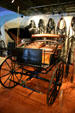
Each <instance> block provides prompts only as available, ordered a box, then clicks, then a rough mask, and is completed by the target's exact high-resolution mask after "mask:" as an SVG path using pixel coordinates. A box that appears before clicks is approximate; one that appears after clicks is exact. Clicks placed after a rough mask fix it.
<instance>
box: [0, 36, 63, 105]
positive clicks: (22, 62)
mask: <svg viewBox="0 0 75 113" xmlns="http://www.w3.org/2000/svg"><path fill="white" fill-rule="evenodd" d="M32 37H33V38H34V37H36V38H37V39H36V40H35V39H34V40H33V41H31V43H30V44H27V45H25V46H24V48H22V47H21V48H18V47H17V48H12V49H10V48H8V49H7V50H8V55H9V56H8V57H7V58H6V59H5V60H4V61H3V62H2V63H1V65H0V72H1V74H0V81H1V84H2V85H3V86H4V87H6V88H13V87H15V86H16V85H21V86H23V87H25V88H28V89H31V90H32V91H35V92H38V93H41V92H44V93H46V94H47V104H48V105H50V104H53V102H54V101H55V98H56V96H57V94H58V92H59V89H60V86H61V83H62V77H63V68H64V66H63V62H62V61H61V60H60V55H61V50H62V48H63V44H64V42H63V41H60V40H59V41H58V38H59V39H60V38H61V37H60V36H59V35H52V34H42V36H40V37H42V38H43V39H42V40H38V37H39V34H36V36H35V35H32ZM44 37H46V38H44ZM51 38H52V39H51ZM53 38H54V39H53ZM50 39H51V40H50ZM50 72H51V73H50ZM36 80H37V82H38V81H40V84H41V81H43V83H42V87H44V85H46V84H45V83H44V82H46V83H47V85H46V86H45V88H43V91H41V89H40V88H35V87H34V86H35V85H33V83H35V82H36Z"/></svg>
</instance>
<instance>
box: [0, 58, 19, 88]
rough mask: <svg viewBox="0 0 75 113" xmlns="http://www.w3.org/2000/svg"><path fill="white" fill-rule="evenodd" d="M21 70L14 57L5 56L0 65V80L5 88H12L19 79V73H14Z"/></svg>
mask: <svg viewBox="0 0 75 113" xmlns="http://www.w3.org/2000/svg"><path fill="white" fill-rule="evenodd" d="M16 71H17V72H19V71H21V69H20V67H19V65H18V64H17V63H16V58H15V57H7V58H6V59H5V60H4V62H3V63H2V64H1V67H0V81H1V84H2V85H3V86H4V87H5V88H13V87H15V86H16V85H17V83H18V82H20V80H21V75H20V74H17V73H16Z"/></svg>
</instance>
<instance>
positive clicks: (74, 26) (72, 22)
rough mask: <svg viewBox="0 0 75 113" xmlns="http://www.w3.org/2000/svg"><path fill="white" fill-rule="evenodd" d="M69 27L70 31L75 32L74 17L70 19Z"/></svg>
mask: <svg viewBox="0 0 75 113" xmlns="http://www.w3.org/2000/svg"><path fill="white" fill-rule="evenodd" d="M71 27H72V30H73V31H74V32H75V17H73V18H72V21H71Z"/></svg>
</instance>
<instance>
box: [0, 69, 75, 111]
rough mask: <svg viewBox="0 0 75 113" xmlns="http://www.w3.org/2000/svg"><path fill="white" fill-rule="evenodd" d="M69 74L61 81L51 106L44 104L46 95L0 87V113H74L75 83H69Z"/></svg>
mask: <svg viewBox="0 0 75 113" xmlns="http://www.w3.org/2000/svg"><path fill="white" fill-rule="evenodd" d="M71 73H72V70H71V68H70V74H71ZM70 74H69V76H68V79H63V83H62V86H61V89H60V92H59V95H58V96H57V98H56V101H55V103H54V104H53V105H52V106H48V105H47V104H46V94H38V93H35V92H32V91H30V90H28V89H25V88H22V87H21V86H16V87H15V88H13V89H5V88H3V87H2V86H1V85H0V113H75V81H73V83H71V82H70Z"/></svg>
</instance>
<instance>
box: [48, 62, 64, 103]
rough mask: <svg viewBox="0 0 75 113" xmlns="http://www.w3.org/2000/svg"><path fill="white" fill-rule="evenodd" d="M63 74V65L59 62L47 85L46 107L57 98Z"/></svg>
mask: <svg viewBox="0 0 75 113" xmlns="http://www.w3.org/2000/svg"><path fill="white" fill-rule="evenodd" d="M63 72H64V64H63V62H59V63H58V65H57V67H56V69H55V71H54V73H53V75H52V78H51V80H50V83H49V88H48V92H47V104H48V105H51V104H53V103H54V101H55V99H56V97H57V94H58V92H59V89H60V86H61V84H62V78H63Z"/></svg>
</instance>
